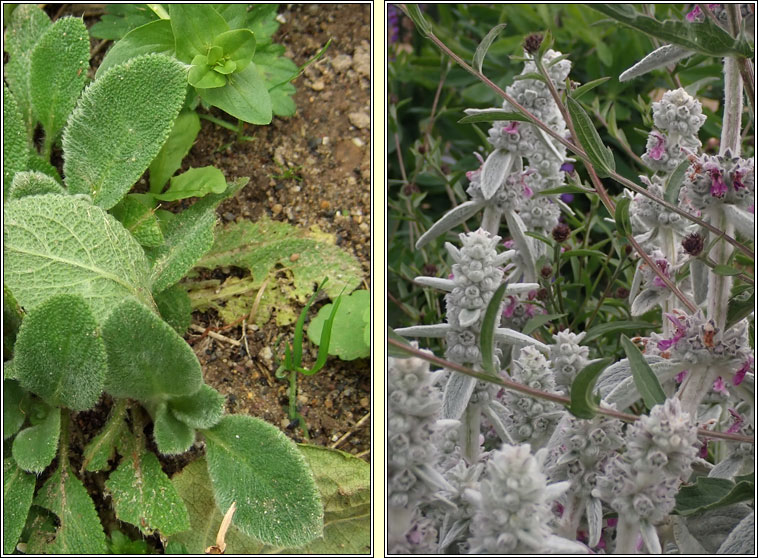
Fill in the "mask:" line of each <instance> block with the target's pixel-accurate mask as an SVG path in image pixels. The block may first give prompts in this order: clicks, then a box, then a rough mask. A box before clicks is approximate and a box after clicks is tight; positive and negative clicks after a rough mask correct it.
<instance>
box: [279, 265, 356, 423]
mask: <svg viewBox="0 0 758 558" xmlns="http://www.w3.org/2000/svg"><path fill="white" fill-rule="evenodd" d="M326 282H327V278H325V279H324V280H323V281H322V282H321V284H320V285H319V286H318V289H316V292H315V293H313V294H312V295H311V297H310V298H309V299H308V302H306V303H305V307H304V308H303V311H302V312H300V317H299V318H298V320H297V323H296V324H295V338H294V340H293V342H292V344H291V345H289V344H288V345H286V346H285V347H284V362H282V363H281V364H279V367H278V368H277V370H276V377H277V378H284V377H285V376H286V374H287V373H288V372H289V382H290V392H289V417H290V420H297V421H298V423H299V424H300V428H302V429H303V433H304V434H305V437H306V438H309V435H308V429H307V428H306V426H305V418H303V416H302V415H301V414H300V413H298V412H297V373H298V372H300V373H301V374H304V375H306V376H313V375H314V374H315V373H316V372H318V371H319V370H321V369H322V368H323V367H324V364H325V363H326V358H327V354H328V349H329V340H330V338H331V336H332V324H333V323H334V317H335V315H336V314H337V310H338V309H339V305H340V301H341V298H342V297H341V296H338V297H337V299H336V300H335V301H334V307H333V308H332V313H331V314H330V315H329V318H328V319H327V320H326V323H325V324H324V328H323V330H322V332H321V343H320V346H319V349H318V355H317V356H316V362H315V363H314V364H313V367H312V368H303V366H302V360H303V326H304V325H305V316H306V314H307V313H308V309H309V308H310V307H311V304H313V300H314V299H315V298H316V295H317V294H318V293H319V291H320V290H321V289H322V288H323V286H324V284H325V283H326ZM278 345H279V342H278V341H277V347H278Z"/></svg>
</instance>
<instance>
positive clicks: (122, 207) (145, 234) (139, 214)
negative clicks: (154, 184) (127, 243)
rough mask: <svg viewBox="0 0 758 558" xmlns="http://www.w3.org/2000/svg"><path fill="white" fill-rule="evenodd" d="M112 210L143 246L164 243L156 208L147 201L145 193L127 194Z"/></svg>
mask: <svg viewBox="0 0 758 558" xmlns="http://www.w3.org/2000/svg"><path fill="white" fill-rule="evenodd" d="M110 212H111V215H113V216H114V217H115V218H116V219H118V220H119V221H120V222H121V224H122V225H123V226H124V227H125V228H126V230H128V231H129V232H130V233H132V236H134V238H135V240H137V242H139V243H140V244H141V245H142V246H145V247H148V248H150V247H156V246H160V245H161V244H163V242H164V240H165V239H164V238H163V232H162V231H161V227H160V225H159V224H158V219H157V217H156V216H155V210H154V209H153V208H152V207H151V205H150V204H149V203H147V202H146V201H145V196H144V195H143V194H127V195H126V196H124V198H123V199H122V200H121V201H120V202H118V203H117V204H116V205H114V206H113V207H112V208H111V211H110Z"/></svg>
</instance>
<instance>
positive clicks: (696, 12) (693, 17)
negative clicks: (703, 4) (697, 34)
mask: <svg viewBox="0 0 758 558" xmlns="http://www.w3.org/2000/svg"><path fill="white" fill-rule="evenodd" d="M701 15H703V12H702V11H701V10H700V6H695V9H693V10H692V11H691V12H690V13H688V14H687V15H686V16H684V17H686V18H687V21H689V22H690V23H693V22H694V21H697V19H698V18H699V17H700V16H701Z"/></svg>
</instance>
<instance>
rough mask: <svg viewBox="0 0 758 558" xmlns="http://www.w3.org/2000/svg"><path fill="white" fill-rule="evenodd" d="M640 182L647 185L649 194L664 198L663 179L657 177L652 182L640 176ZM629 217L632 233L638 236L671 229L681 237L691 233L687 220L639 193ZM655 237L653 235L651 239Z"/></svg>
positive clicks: (630, 209)
mask: <svg viewBox="0 0 758 558" xmlns="http://www.w3.org/2000/svg"><path fill="white" fill-rule="evenodd" d="M640 180H641V181H642V182H643V183H645V184H646V186H647V190H648V192H650V193H651V194H653V195H655V196H657V197H659V198H663V197H664V194H663V178H661V177H658V176H656V177H653V180H652V181H651V180H649V179H648V178H647V177H646V176H640ZM629 217H630V219H631V221H632V231H633V232H634V234H636V235H640V234H644V233H647V232H650V231H652V230H653V229H658V230H661V229H671V230H673V231H674V233H675V234H676V235H677V236H679V237H681V236H684V235H685V234H687V232H688V231H689V222H688V221H687V220H686V219H684V218H683V217H682V216H680V215H679V214H678V213H675V212H673V211H670V210H668V209H666V208H665V207H664V206H663V205H661V204H659V203H658V202H655V201H653V200H651V199H650V198H648V197H647V196H643V195H642V194H639V193H638V194H635V195H634V198H632V204H631V205H630V206H629ZM653 237H654V236H653V235H651V238H653Z"/></svg>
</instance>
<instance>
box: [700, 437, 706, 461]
mask: <svg viewBox="0 0 758 558" xmlns="http://www.w3.org/2000/svg"><path fill="white" fill-rule="evenodd" d="M698 457H700V458H701V459H705V458H706V457H708V440H703V445H702V446H700V452H699V453H698Z"/></svg>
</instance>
